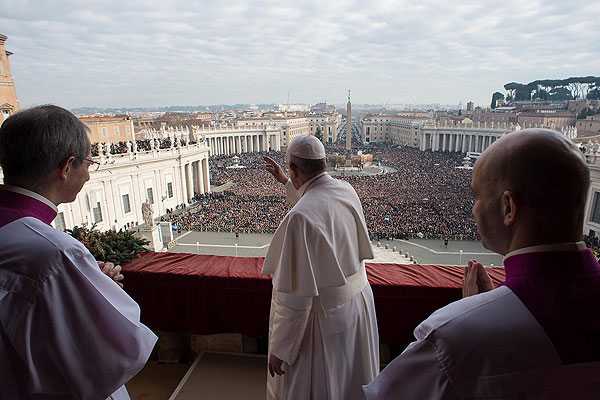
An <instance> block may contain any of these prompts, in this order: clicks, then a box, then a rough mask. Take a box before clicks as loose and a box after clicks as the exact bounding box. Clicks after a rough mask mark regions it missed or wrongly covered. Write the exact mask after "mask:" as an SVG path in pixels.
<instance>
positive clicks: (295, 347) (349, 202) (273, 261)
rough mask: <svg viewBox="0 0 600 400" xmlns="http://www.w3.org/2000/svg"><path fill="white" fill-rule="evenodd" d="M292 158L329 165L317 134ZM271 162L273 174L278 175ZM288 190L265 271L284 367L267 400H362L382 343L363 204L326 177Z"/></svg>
mask: <svg viewBox="0 0 600 400" xmlns="http://www.w3.org/2000/svg"><path fill="white" fill-rule="evenodd" d="M287 155H288V164H289V162H290V157H299V158H304V159H311V160H314V159H324V158H325V150H324V148H323V145H322V144H321V142H320V141H319V140H318V139H316V138H315V137H314V136H303V137H300V138H296V139H294V141H292V143H290V145H289V146H288V154H287ZM266 161H267V169H269V170H270V171H271V172H274V171H275V170H279V171H281V170H280V169H279V166H278V165H277V164H276V163H275V162H274V161H272V160H270V159H266ZM274 175H275V173H274ZM276 177H277V175H276ZM279 180H280V181H282V182H283V181H284V180H283V179H279ZM286 190H287V192H288V199H289V200H290V201H291V202H292V203H295V205H294V206H293V208H292V209H291V210H290V211H289V212H288V214H287V215H286V216H285V218H284V219H283V221H282V222H281V224H280V225H279V228H278V229H277V231H276V232H275V235H274V237H273V240H272V242H271V245H270V247H269V251H268V253H267V257H266V259H265V264H264V269H263V273H265V274H270V275H272V277H273V294H272V300H271V313H270V324H269V359H270V360H279V361H281V362H282V367H281V370H283V372H284V373H283V374H281V375H279V374H268V375H267V398H268V399H280V400H283V399H317V400H319V399H345V400H352V399H362V391H361V385H364V384H367V383H369V382H371V381H372V380H373V379H374V378H375V376H376V375H377V373H378V371H379V337H378V331H377V320H376V315H375V307H374V302H373V293H372V291H371V287H370V285H369V283H368V281H367V276H366V271H365V268H364V260H365V259H372V258H373V253H372V248H371V243H370V240H369V235H368V232H367V227H366V223H365V218H364V214H363V210H362V206H361V203H360V200H359V198H358V196H357V194H356V192H355V191H354V189H353V188H352V186H350V184H348V183H347V182H343V181H340V180H337V179H334V178H332V177H331V176H330V175H329V174H327V173H326V172H320V173H318V174H316V176H313V177H311V178H310V179H307V180H306V181H305V182H304V184H302V185H301V187H299V188H296V187H294V184H293V183H292V181H291V180H290V181H287V183H286ZM276 370H277V369H276Z"/></svg>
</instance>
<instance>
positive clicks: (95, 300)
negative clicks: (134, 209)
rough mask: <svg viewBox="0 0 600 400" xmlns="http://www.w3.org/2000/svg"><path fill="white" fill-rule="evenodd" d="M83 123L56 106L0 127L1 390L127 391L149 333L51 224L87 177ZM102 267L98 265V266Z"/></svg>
mask: <svg viewBox="0 0 600 400" xmlns="http://www.w3.org/2000/svg"><path fill="white" fill-rule="evenodd" d="M93 163H94V161H93V160H92V159H91V158H90V141H89V139H88V133H87V128H86V126H85V125H84V124H83V123H82V122H81V121H79V119H78V118H77V117H75V116H74V115H73V114H71V113H70V112H68V111H67V110H64V109H62V108H60V107H56V106H40V107H34V108H31V109H28V110H25V111H21V112H19V113H17V114H15V115H13V116H11V117H10V118H8V119H7V120H6V121H5V122H4V124H3V125H2V127H0V165H1V166H2V169H3V172H4V185H0V399H2V400H4V399H7V400H26V399H82V400H83V399H85V400H87V399H97V400H103V399H107V398H110V399H114V400H117V399H118V400H125V399H129V395H128V394H127V390H126V389H125V386H124V384H125V383H126V382H127V381H128V380H129V379H131V378H132V377H133V376H134V375H135V374H137V373H138V372H139V371H140V370H141V369H142V368H143V367H144V365H145V363H146V361H147V360H148V357H149V356H150V353H151V352H152V348H153V347H154V344H155V343H156V339H157V338H156V336H155V335H154V334H153V333H152V332H151V331H150V330H149V329H148V328H147V327H146V326H144V325H143V324H141V323H140V308H139V306H138V305H137V304H136V302H135V301H133V299H131V298H130V297H129V296H128V295H127V294H126V293H125V292H124V291H123V290H122V289H121V288H120V287H119V285H118V284H117V283H116V282H115V280H116V279H117V276H114V278H115V280H113V279H111V278H110V277H109V276H107V275H110V274H105V273H103V271H101V270H100V268H99V263H97V261H96V260H95V259H94V257H93V256H92V254H90V252H89V251H88V250H87V249H86V248H85V247H84V246H83V245H82V244H81V243H80V242H78V241H77V240H75V239H73V238H72V237H71V236H69V235H67V234H65V233H64V232H60V231H57V230H56V229H54V228H53V227H52V226H51V225H50V223H51V222H52V220H53V219H54V218H55V217H56V214H57V206H58V205H59V204H60V203H67V202H72V201H73V200H75V198H76V196H77V193H79V191H80V190H81V188H82V187H83V184H84V183H85V182H86V181H87V180H88V179H89V178H90V175H89V172H88V168H89V167H90V165H92V164H93ZM102 267H103V269H106V267H107V265H106V264H105V265H102Z"/></svg>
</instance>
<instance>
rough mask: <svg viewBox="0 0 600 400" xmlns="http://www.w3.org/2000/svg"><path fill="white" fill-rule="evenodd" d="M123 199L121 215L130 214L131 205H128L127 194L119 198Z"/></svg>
mask: <svg viewBox="0 0 600 400" xmlns="http://www.w3.org/2000/svg"><path fill="white" fill-rule="evenodd" d="M121 198H122V199H123V213H125V214H129V213H130V212H131V204H130V203H129V194H124V195H122V196H121Z"/></svg>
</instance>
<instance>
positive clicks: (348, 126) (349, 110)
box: [346, 90, 352, 150]
mask: <svg viewBox="0 0 600 400" xmlns="http://www.w3.org/2000/svg"><path fill="white" fill-rule="evenodd" d="M346 114H347V117H346V118H347V124H346V150H352V103H350V90H348V103H347V104H346Z"/></svg>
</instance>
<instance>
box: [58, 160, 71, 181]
mask: <svg viewBox="0 0 600 400" xmlns="http://www.w3.org/2000/svg"><path fill="white" fill-rule="evenodd" d="M74 162H75V157H74V156H70V157H69V158H66V159H65V160H64V161H63V162H61V163H60V164H59V165H58V175H59V177H60V179H61V180H66V179H67V178H68V177H69V174H70V173H71V170H72V169H73V163H74Z"/></svg>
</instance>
